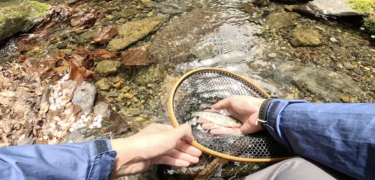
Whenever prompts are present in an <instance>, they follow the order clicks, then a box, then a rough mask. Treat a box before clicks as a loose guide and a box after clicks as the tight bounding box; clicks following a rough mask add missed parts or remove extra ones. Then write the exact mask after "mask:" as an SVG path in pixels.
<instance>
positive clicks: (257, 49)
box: [0, 0, 375, 179]
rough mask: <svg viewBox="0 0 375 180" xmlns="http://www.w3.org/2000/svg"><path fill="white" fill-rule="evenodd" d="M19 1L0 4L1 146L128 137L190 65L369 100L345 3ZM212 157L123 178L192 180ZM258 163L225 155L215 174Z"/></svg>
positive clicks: (368, 65) (295, 91) (342, 98)
mask: <svg viewBox="0 0 375 180" xmlns="http://www.w3.org/2000/svg"><path fill="white" fill-rule="evenodd" d="M20 3H21V2H19V3H17V2H12V3H10V1H4V0H3V1H1V0H0V6H3V7H0V12H7V13H0V14H1V15H0V41H1V44H0V47H1V48H0V62H1V65H0V117H1V118H0V119H1V120H0V135H1V136H0V147H2V146H16V145H25V144H59V143H65V142H82V141H88V140H93V139H100V138H117V137H127V136H129V135H131V134H134V133H136V132H137V131H138V130H139V129H142V128H144V127H145V126H147V125H148V124H150V123H153V122H157V123H169V119H168V116H167V111H166V104H167V97H168V94H169V91H170V89H171V87H172V86H173V85H174V83H175V82H176V81H177V80H178V78H179V77H180V76H181V75H182V74H183V73H185V72H187V71H189V70H192V69H195V68H199V67H221V68H225V69H228V70H230V71H233V72H236V73H239V74H240V75H242V76H244V77H246V78H249V79H250V80H251V81H253V82H254V83H256V84H257V85H259V86H260V87H262V88H263V89H265V90H266V91H267V92H268V93H269V94H271V95H273V96H277V97H279V98H286V99H304V100H308V101H311V102H314V103H325V102H341V103H348V102H351V103H359V102H371V103H374V102H375V100H374V99H375V56H374V55H375V48H374V35H373V34H374V33H373V32H372V30H371V27H370V26H368V25H366V24H365V25H362V17H364V18H365V19H368V18H371V17H372V15H371V14H372V13H363V12H362V11H360V10H358V9H356V8H355V7H354V6H352V5H350V3H349V2H348V3H349V4H344V5H342V6H344V7H341V6H337V7H340V8H338V9H325V7H326V6H324V5H325V3H322V1H319V0H314V1H312V2H301V1H293V2H292V1H288V2H287V4H284V3H285V2H270V1H268V0H257V1H250V0H249V1H244V0H241V1H231V0H223V1H199V0H188V1H177V0H164V1H151V0H132V1H123V0H112V1H110V0H108V1H107V0H106V1H104V0H103V1H101V0H92V1H88V0H87V1H86V0H70V1H53V2H49V1H47V2H43V1H42V2H31V1H30V2H24V3H22V4H20ZM24 9H27V10H28V12H29V11H30V12H29V13H25V12H24V11H23V10H24ZM367 21H368V20H365V21H364V22H367ZM370 24H371V23H370ZM212 159H213V157H209V156H204V157H202V161H201V162H200V164H198V165H196V166H193V167H191V168H189V169H174V168H171V167H164V166H159V167H155V168H152V169H151V170H150V171H149V172H146V173H144V174H142V175H140V176H134V177H128V179H129V178H130V179H132V178H133V179H150V178H152V179H159V178H161V179H181V178H183V179H192V178H194V176H195V175H197V174H198V173H199V171H200V170H202V169H204V167H205V166H206V165H207V164H208V162H210V161H212ZM267 165H269V164H251V163H236V162H229V163H228V164H227V165H223V167H222V169H219V170H218V171H217V173H216V174H215V177H217V178H223V179H229V178H230V179H234V178H241V177H243V176H245V175H246V174H249V173H251V172H254V171H257V170H259V169H262V168H263V167H265V166H267ZM207 178H210V177H207Z"/></svg>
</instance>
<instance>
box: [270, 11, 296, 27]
mask: <svg viewBox="0 0 375 180" xmlns="http://www.w3.org/2000/svg"><path fill="white" fill-rule="evenodd" d="M300 17H301V16H300V15H299V14H297V13H290V12H279V13H272V14H270V15H269V16H267V19H266V24H267V26H269V27H270V28H271V29H281V28H286V27H289V26H290V25H292V23H293V21H294V20H297V19H299V18H300Z"/></svg>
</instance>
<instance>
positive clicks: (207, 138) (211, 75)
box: [172, 70, 292, 159]
mask: <svg viewBox="0 0 375 180" xmlns="http://www.w3.org/2000/svg"><path fill="white" fill-rule="evenodd" d="M231 95H244V96H253V97H258V98H267V95H265V94H263V93H262V92H261V91H259V90H258V89H257V88H255V87H253V86H252V85H251V84H249V83H247V82H246V81H244V80H242V79H241V78H238V77H236V76H234V75H232V74H229V73H226V72H223V71H219V70H207V71H200V72H196V73H193V74H191V75H190V76H188V77H187V78H185V79H184V80H183V82H182V83H181V84H180V85H179V87H178V88H177V89H176V92H175V94H174V97H173V106H172V107H173V111H174V114H175V116H176V119H177V121H178V123H179V124H184V123H189V124H192V123H190V122H191V121H192V120H193V119H194V117H193V116H192V112H196V111H203V110H205V109H207V108H209V107H210V106H211V105H212V104H214V103H216V102H217V101H219V100H222V99H225V98H227V97H229V96H231ZM192 129H193V136H194V139H195V140H196V141H197V142H198V143H199V144H201V145H203V146H204V147H206V148H209V149H211V150H214V151H216V152H220V153H224V154H227V155H230V156H235V157H242V158H251V159H270V158H278V157H288V156H292V154H291V153H290V152H289V151H288V149H287V148H286V147H285V146H283V145H281V144H279V143H278V142H277V141H275V140H274V139H272V138H271V137H270V136H269V135H268V134H267V133H266V132H263V131H262V132H259V133H257V134H252V135H246V136H238V135H212V134H210V133H208V132H207V131H205V130H203V129H202V128H201V126H200V125H199V124H195V125H194V124H192Z"/></svg>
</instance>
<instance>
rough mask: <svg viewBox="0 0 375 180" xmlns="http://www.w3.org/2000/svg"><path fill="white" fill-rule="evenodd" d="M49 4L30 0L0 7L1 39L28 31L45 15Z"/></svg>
mask: <svg viewBox="0 0 375 180" xmlns="http://www.w3.org/2000/svg"><path fill="white" fill-rule="evenodd" d="M48 8H49V5H47V4H43V3H39V2H35V1H28V2H24V3H22V4H20V5H18V6H7V7H4V8H1V9H0V14H1V15H0V41H2V40H4V39H6V38H9V37H11V36H13V35H14V34H16V33H18V32H27V31H28V30H30V29H31V28H32V27H33V26H34V24H35V23H37V22H38V19H39V18H40V17H42V16H43V15H44V13H45V12H46V10H47V9H48Z"/></svg>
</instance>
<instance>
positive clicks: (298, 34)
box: [290, 27, 322, 47]
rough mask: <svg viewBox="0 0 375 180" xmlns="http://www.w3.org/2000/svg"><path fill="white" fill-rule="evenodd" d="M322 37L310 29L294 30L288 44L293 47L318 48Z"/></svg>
mask: <svg viewBox="0 0 375 180" xmlns="http://www.w3.org/2000/svg"><path fill="white" fill-rule="evenodd" d="M321 39H322V36H321V35H320V33H319V31H317V30H315V29H311V28H299V27H298V28H296V29H295V30H294V32H293V34H292V39H291V40H290V43H291V44H292V45H293V46H296V47H299V46H318V45H320V44H322V41H321Z"/></svg>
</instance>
